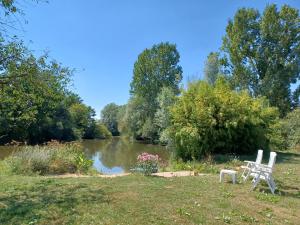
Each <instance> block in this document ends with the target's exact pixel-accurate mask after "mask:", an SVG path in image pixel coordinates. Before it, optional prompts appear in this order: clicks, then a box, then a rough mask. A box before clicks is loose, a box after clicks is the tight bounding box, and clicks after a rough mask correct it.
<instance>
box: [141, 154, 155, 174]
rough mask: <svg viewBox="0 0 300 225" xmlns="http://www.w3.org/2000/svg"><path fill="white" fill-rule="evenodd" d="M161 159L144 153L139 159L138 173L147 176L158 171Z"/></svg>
mask: <svg viewBox="0 0 300 225" xmlns="http://www.w3.org/2000/svg"><path fill="white" fill-rule="evenodd" d="M158 164H159V157H158V155H152V154H149V153H147V152H144V153H142V154H140V155H138V157H137V165H136V171H138V172H141V173H143V174H144V175H146V176H149V175H151V174H152V173H156V172H157V171H158Z"/></svg>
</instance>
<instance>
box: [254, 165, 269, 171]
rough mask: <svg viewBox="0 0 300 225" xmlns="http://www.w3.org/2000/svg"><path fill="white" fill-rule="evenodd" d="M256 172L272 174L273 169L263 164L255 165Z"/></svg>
mask: <svg viewBox="0 0 300 225" xmlns="http://www.w3.org/2000/svg"><path fill="white" fill-rule="evenodd" d="M255 169H256V170H259V171H262V172H267V173H272V170H273V168H272V167H270V166H268V165H264V164H256V168H255Z"/></svg>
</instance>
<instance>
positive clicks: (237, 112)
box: [170, 78, 279, 161]
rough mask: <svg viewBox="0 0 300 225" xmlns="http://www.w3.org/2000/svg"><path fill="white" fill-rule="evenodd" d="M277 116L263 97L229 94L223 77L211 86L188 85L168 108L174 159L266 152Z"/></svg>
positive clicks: (205, 83) (243, 92)
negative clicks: (212, 154)
mask: <svg viewBox="0 0 300 225" xmlns="http://www.w3.org/2000/svg"><path fill="white" fill-rule="evenodd" d="M278 115H279V114H278V110H277V108H274V107H269V104H268V101H267V100H266V99H265V98H252V97H251V96H250V95H249V94H248V93H247V92H245V91H240V92H237V91H233V90H231V88H230V87H229V85H228V84H227V83H226V81H225V79H224V78H219V79H218V80H217V82H216V84H215V86H211V85H209V84H208V83H207V82H204V81H198V82H194V83H190V84H189V86H188V89H187V90H186V91H183V93H182V95H181V96H180V97H179V98H178V100H177V102H176V103H175V105H174V106H173V107H172V108H171V122H172V126H171V128H170V130H171V132H170V133H171V136H172V139H173V142H174V144H175V148H176V156H177V157H179V158H182V159H183V160H185V161H186V160H193V159H196V160H199V159H201V158H202V157H203V156H204V155H208V154H211V153H238V154H245V153H246V154H248V153H252V152H255V151H257V149H259V148H262V149H268V148H269V142H270V136H272V133H273V132H274V130H273V128H272V127H273V125H274V124H275V123H276V122H277V120H278Z"/></svg>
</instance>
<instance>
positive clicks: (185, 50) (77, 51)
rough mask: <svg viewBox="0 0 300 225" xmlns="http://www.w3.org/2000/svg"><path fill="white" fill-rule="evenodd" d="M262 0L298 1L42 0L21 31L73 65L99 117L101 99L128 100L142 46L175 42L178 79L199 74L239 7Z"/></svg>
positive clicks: (78, 86) (294, 0)
mask: <svg viewBox="0 0 300 225" xmlns="http://www.w3.org/2000/svg"><path fill="white" fill-rule="evenodd" d="M26 2H29V1H26ZM268 3H276V4H277V5H278V6H281V5H282V4H288V5H290V6H292V7H296V8H298V9H300V0H289V1H288V0H287V1H263V0H251V1H250V0H249V1H246V0H207V1H201V0H151V1H150V0H118V1H117V0H106V1H102V0H49V3H48V4H47V3H40V4H38V5H35V4H32V3H30V4H26V5H25V6H24V12H25V14H26V16H25V18H26V20H28V24H26V25H23V27H24V30H25V31H24V32H21V34H20V37H21V38H22V39H23V40H25V42H26V43H27V44H28V45H29V48H30V49H32V50H34V51H35V53H36V54H37V55H40V54H42V53H43V51H44V50H47V51H49V52H50V56H51V57H52V58H54V59H56V60H58V61H60V62H61V63H62V64H63V65H66V66H69V67H71V68H75V69H76V70H77V72H76V73H75V74H74V77H73V84H74V88H73V89H74V91H75V92H76V93H78V94H79V95H80V96H81V97H82V99H83V101H84V103H86V104H88V105H90V106H92V107H93V108H94V109H95V110H96V112H97V115H98V116H99V115H100V111H101V109H102V108H103V107H104V106H105V105H106V104H108V103H110V102H115V103H117V104H125V103H126V102H127V100H128V98H129V85H130V81H131V79H132V71H133V65H134V62H135V60H136V59H137V56H138V54H140V53H141V52H142V51H143V50H144V49H145V48H149V47H151V46H152V45H153V44H156V43H160V42H166V41H168V42H170V43H175V44H176V45H177V49H178V51H179V53H180V56H181V59H180V65H181V66H182V68H183V72H184V77H183V83H185V82H186V80H187V79H188V77H201V76H202V74H203V66H204V62H205V59H206V57H207V55H208V54H209V52H211V51H217V50H218V49H219V48H220V46H221V44H222V36H223V35H224V34H225V27H226V25H227V22H228V19H229V18H232V17H233V16H234V13H235V12H236V10H237V9H238V8H241V7H254V8H257V9H259V10H260V11H262V10H263V9H264V7H265V6H266V4H268Z"/></svg>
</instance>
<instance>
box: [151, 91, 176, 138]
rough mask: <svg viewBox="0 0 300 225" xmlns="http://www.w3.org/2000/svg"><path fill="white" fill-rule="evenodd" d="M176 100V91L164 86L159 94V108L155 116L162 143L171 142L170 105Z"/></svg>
mask: <svg viewBox="0 0 300 225" xmlns="http://www.w3.org/2000/svg"><path fill="white" fill-rule="evenodd" d="M175 100H176V95H175V93H174V92H173V91H172V90H171V89H170V88H167V87H164V88H162V90H161V92H160V93H159V94H158V96H157V102H158V109H157V111H156V113H155V116H154V124H155V126H156V127H157V132H158V136H159V141H160V143H162V144H168V143H170V141H171V140H170V139H169V129H168V128H169V126H170V125H171V121H170V107H171V106H172V105H174V103H175Z"/></svg>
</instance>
